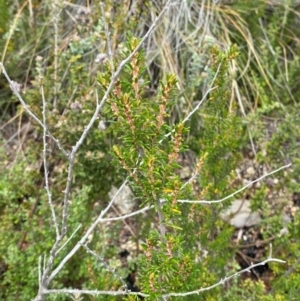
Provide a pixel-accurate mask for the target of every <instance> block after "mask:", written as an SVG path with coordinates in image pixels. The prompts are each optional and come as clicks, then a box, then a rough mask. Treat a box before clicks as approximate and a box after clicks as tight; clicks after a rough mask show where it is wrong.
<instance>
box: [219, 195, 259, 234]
mask: <svg viewBox="0 0 300 301" xmlns="http://www.w3.org/2000/svg"><path fill="white" fill-rule="evenodd" d="M221 218H222V219H223V220H224V221H229V223H230V225H232V226H234V227H235V228H243V227H250V226H253V225H256V224H258V223H259V222H260V221H261V217H260V215H259V213H258V212H251V209H250V201H248V200H235V201H233V203H232V204H231V206H230V207H229V208H227V209H226V210H225V211H224V212H223V213H222V214H221Z"/></svg>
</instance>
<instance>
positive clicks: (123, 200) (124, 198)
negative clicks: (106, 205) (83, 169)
mask: <svg viewBox="0 0 300 301" xmlns="http://www.w3.org/2000/svg"><path fill="white" fill-rule="evenodd" d="M118 190H119V189H118V188H116V187H115V186H112V188H111V190H110V192H109V193H108V196H109V198H110V199H112V198H114V196H115V195H116V193H117V191H118ZM114 205H116V206H117V207H118V209H119V210H120V212H121V213H122V214H128V213H130V212H132V210H133V207H134V205H135V200H134V194H133V192H132V190H131V189H130V187H129V186H127V185H125V186H124V187H123V189H122V190H121V191H120V192H119V194H118V196H117V197H116V199H115V201H114Z"/></svg>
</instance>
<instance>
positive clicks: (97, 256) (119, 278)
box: [82, 244, 128, 293]
mask: <svg viewBox="0 0 300 301" xmlns="http://www.w3.org/2000/svg"><path fill="white" fill-rule="evenodd" d="M82 246H83V247H84V248H85V249H86V251H87V252H88V253H89V254H92V255H93V256H94V257H96V258H97V259H98V260H99V261H100V263H101V265H102V266H104V267H105V269H106V270H107V271H108V272H110V273H111V274H113V275H114V276H115V277H116V278H117V279H118V280H119V281H120V282H121V283H122V285H123V287H124V289H125V292H127V293H128V286H127V284H126V282H125V281H124V279H123V278H122V277H121V276H120V275H118V274H117V273H116V272H115V271H114V269H112V268H111V267H110V266H109V265H108V264H107V263H106V262H105V260H104V258H103V257H100V256H99V255H98V254H97V253H95V252H94V251H92V250H91V249H90V248H89V247H88V246H87V244H84V245H82Z"/></svg>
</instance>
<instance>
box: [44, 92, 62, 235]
mask: <svg viewBox="0 0 300 301" xmlns="http://www.w3.org/2000/svg"><path fill="white" fill-rule="evenodd" d="M41 94H42V100H43V112H42V113H43V124H44V127H43V129H44V132H43V145H44V149H43V160H44V176H45V188H46V191H47V195H48V203H49V206H50V209H51V214H52V220H53V223H54V227H55V231H56V239H57V240H58V239H59V237H60V234H59V228H58V222H57V218H56V213H55V210H54V206H53V202H52V194H51V191H50V187H49V177H48V175H49V173H48V164H47V131H46V128H47V121H46V107H47V103H46V100H45V93H44V87H43V86H41Z"/></svg>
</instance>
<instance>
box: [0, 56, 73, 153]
mask: <svg viewBox="0 0 300 301" xmlns="http://www.w3.org/2000/svg"><path fill="white" fill-rule="evenodd" d="M0 67H1V68H2V72H3V74H4V76H5V77H6V79H7V81H8V83H9V85H10V87H11V89H12V91H13V92H14V94H15V95H16V96H17V98H18V100H19V101H20V103H21V105H22V107H23V108H24V110H25V111H26V112H27V114H28V115H29V116H30V117H32V118H33V119H34V120H35V121H36V122H37V123H38V124H39V125H40V126H41V127H42V128H43V129H44V130H45V131H46V132H47V134H48V136H49V137H50V138H51V139H52V140H53V141H54V142H55V143H56V145H57V147H58V148H59V149H60V150H61V151H62V152H63V154H64V155H65V156H66V157H67V158H68V157H69V153H68V152H67V151H66V150H65V149H64V148H63V146H62V145H61V144H60V142H59V141H58V140H57V139H55V138H54V137H53V136H52V134H51V133H50V131H49V129H48V128H47V127H46V126H45V125H44V124H43V122H42V121H41V120H40V119H39V118H38V117H37V116H36V115H35V114H34V113H33V112H32V111H31V110H30V109H29V107H28V106H27V104H26V103H25V101H24V100H23V98H22V97H21V95H20V93H19V91H18V89H16V87H15V85H14V82H13V81H12V80H11V79H10V77H9V76H8V74H7V72H6V69H5V67H4V65H3V64H2V63H1V62H0Z"/></svg>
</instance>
